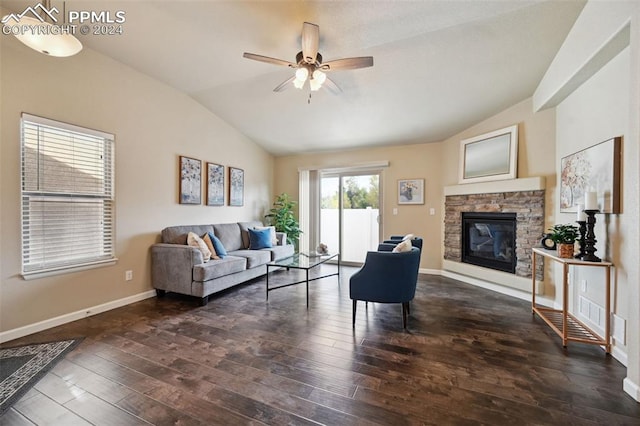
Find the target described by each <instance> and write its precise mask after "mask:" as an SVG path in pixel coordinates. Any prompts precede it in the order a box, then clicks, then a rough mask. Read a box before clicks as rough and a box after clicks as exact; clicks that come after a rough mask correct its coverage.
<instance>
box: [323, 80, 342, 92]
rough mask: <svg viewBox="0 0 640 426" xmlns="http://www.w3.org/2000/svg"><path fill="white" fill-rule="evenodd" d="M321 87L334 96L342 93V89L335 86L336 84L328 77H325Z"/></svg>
mask: <svg viewBox="0 0 640 426" xmlns="http://www.w3.org/2000/svg"><path fill="white" fill-rule="evenodd" d="M322 87H326V88H327V90H329V91H330V92H331V93H333V94H334V95H338V94H340V93H342V89H341V88H340V86H338V85H337V84H336V82H335V81H333V80H331V79H330V78H329V77H327V78H326V79H325V80H324V83H323V84H322Z"/></svg>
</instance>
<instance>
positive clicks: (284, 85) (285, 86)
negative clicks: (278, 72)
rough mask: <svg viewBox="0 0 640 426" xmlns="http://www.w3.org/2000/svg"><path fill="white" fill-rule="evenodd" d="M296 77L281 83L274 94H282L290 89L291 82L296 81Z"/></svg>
mask: <svg viewBox="0 0 640 426" xmlns="http://www.w3.org/2000/svg"><path fill="white" fill-rule="evenodd" d="M295 78H296V76H295V75H293V76H291V77H290V78H288V79H286V80H285V81H283V82H282V83H280V84H279V85H278V86H277V87H276V88H275V89H273V91H274V92H282V91H283V90H285V89H288V88H289V86H291V82H292V81H293V80H295Z"/></svg>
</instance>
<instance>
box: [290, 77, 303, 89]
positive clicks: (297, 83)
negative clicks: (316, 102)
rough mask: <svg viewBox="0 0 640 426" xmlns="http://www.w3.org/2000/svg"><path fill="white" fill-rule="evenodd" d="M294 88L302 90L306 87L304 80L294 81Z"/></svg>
mask: <svg viewBox="0 0 640 426" xmlns="http://www.w3.org/2000/svg"><path fill="white" fill-rule="evenodd" d="M293 86H294V87H295V88H296V89H302V86H304V80H302V81H300V80H298V79H295V80H293Z"/></svg>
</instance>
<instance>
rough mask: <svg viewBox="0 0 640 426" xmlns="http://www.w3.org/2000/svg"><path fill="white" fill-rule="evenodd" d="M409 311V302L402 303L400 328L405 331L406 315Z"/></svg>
mask: <svg viewBox="0 0 640 426" xmlns="http://www.w3.org/2000/svg"><path fill="white" fill-rule="evenodd" d="M408 311H409V302H403V303H402V328H404V329H405V330H406V329H407V314H408Z"/></svg>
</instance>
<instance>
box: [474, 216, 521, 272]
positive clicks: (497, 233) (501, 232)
mask: <svg viewBox="0 0 640 426" xmlns="http://www.w3.org/2000/svg"><path fill="white" fill-rule="evenodd" d="M462 261H463V262H465V263H470V264H472V265H477V266H483V267H486V268H491V269H496V270H498V271H504V272H509V273H512V274H515V272H516V262H517V258H516V214H515V213H478V212H472V213H462Z"/></svg>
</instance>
